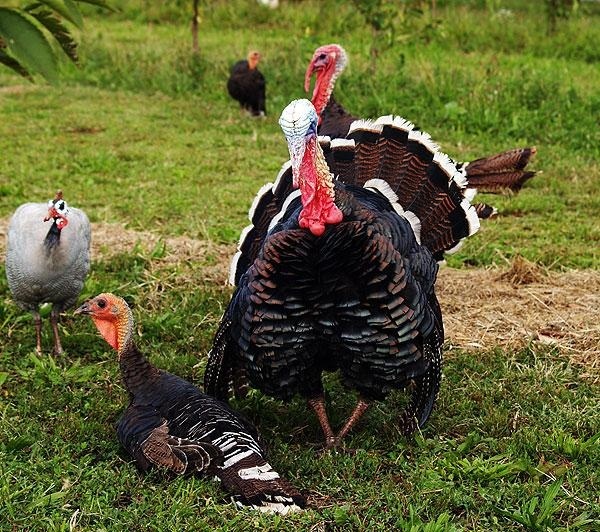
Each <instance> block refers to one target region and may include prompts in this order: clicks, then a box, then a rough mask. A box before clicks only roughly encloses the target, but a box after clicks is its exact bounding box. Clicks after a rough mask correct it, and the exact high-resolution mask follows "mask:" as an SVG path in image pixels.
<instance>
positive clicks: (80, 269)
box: [6, 192, 91, 352]
mask: <svg viewBox="0 0 600 532" xmlns="http://www.w3.org/2000/svg"><path fill="white" fill-rule="evenodd" d="M53 208H54V211H52V209H53ZM49 211H52V214H53V216H50V214H51V213H50V212H49ZM48 218H49V219H48ZM45 219H47V220H46V221H45ZM65 219H66V221H65ZM90 241H91V226H90V222H89V220H88V218H87V216H86V214H85V213H84V212H83V211H82V210H80V209H76V208H73V207H68V206H67V205H66V202H65V201H64V200H63V199H62V193H61V192H59V193H58V194H57V197H56V198H55V199H54V200H51V201H50V202H48V203H25V204H23V205H21V206H20V207H19V208H18V209H17V210H16V211H15V213H14V214H13V216H12V218H11V220H10V223H9V226H8V238H7V247H6V277H7V279H8V286H9V288H10V291H11V294H12V296H13V298H14V300H15V302H16V303H17V304H18V305H19V306H20V307H21V308H23V309H25V310H29V311H31V312H32V313H33V314H34V317H35V319H36V329H37V332H38V344H37V349H38V350H40V349H41V346H40V344H39V340H40V337H39V327H40V326H41V325H40V318H39V312H38V307H39V305H40V304H42V303H52V304H53V307H52V313H51V316H50V319H51V322H52V326H53V331H54V334H55V346H54V347H55V350H56V351H59V352H60V351H61V350H62V346H61V344H60V339H59V337H58V329H57V326H56V323H57V321H58V317H59V313H60V312H62V311H64V310H65V309H68V308H69V307H71V306H73V305H74V304H75V302H76V301H77V298H78V297H79V294H80V292H81V290H82V288H83V284H84V281H85V278H86V276H87V274H88V271H89V268H90Z"/></svg>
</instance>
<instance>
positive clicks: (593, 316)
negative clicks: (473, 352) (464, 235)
mask: <svg viewBox="0 0 600 532" xmlns="http://www.w3.org/2000/svg"><path fill="white" fill-rule="evenodd" d="M519 268H520V266H518V265H517V266H515V265H514V264H513V265H511V267H510V268H509V269H508V270H502V269H499V268H495V269H478V270H455V269H451V268H442V270H441V271H440V275H439V278H438V290H437V293H438V297H439V299H440V303H441V306H442V312H443V314H444V325H445V327H446V337H447V341H448V342H449V343H450V344H452V345H454V346H457V347H460V348H464V349H488V348H491V347H494V346H500V347H503V348H508V349H511V348H519V347H523V346H524V345H526V344H528V343H529V342H532V341H533V342H540V343H542V344H544V345H552V346H556V347H557V348H558V349H560V350H561V351H562V352H564V353H567V354H568V355H569V358H570V359H571V361H572V362H573V363H575V364H578V365H580V366H584V367H585V368H586V372H587V376H589V377H590V378H592V379H593V380H595V381H598V380H600V272H597V271H570V272H566V273H554V272H542V271H535V275H532V273H531V271H529V267H527V268H526V270H527V271H525V272H523V271H521V272H520V273H519ZM528 271H529V273H528ZM524 279H530V280H529V281H528V282H523V280H524Z"/></svg>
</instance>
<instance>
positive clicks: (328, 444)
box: [308, 395, 335, 449]
mask: <svg viewBox="0 0 600 532" xmlns="http://www.w3.org/2000/svg"><path fill="white" fill-rule="evenodd" d="M308 406H310V407H311V408H312V410H313V412H314V413H315V415H316V416H317V419H318V420H319V424H320V425H321V429H323V434H324V435H325V448H326V449H331V448H332V447H334V446H335V436H334V435H333V430H331V425H330V424H329V419H328V417H327V411H326V410H325V397H324V396H322V395H318V396H317V397H313V398H311V399H309V400H308Z"/></svg>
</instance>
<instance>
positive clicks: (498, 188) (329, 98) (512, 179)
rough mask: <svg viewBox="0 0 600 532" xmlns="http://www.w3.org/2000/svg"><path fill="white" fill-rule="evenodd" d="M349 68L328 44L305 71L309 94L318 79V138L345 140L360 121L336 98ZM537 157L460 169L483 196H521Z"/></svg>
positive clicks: (498, 159) (515, 153) (522, 155)
mask: <svg viewBox="0 0 600 532" xmlns="http://www.w3.org/2000/svg"><path fill="white" fill-rule="evenodd" d="M347 64H348V55H347V54H346V51H345V50H344V49H343V48H342V47H341V46H340V45H339V44H328V45H326V46H321V47H320V48H317V49H316V50H315V53H314V54H313V57H312V59H311V61H310V63H309V65H308V68H307V70H306V75H305V78H304V89H305V90H306V91H307V92H308V91H309V89H310V82H311V78H312V76H313V74H315V75H316V81H315V87H314V90H313V95H312V103H313V105H314V106H315V109H316V110H317V114H319V117H320V118H319V135H327V136H329V137H330V138H340V137H346V135H347V134H348V131H349V130H350V126H351V125H352V123H353V122H354V121H355V120H357V119H358V118H357V117H355V116H353V115H351V114H349V113H348V112H347V111H346V110H345V109H344V108H343V107H342V106H341V105H340V104H339V103H337V102H336V101H335V99H334V97H333V89H334V87H335V82H336V80H337V78H338V76H339V75H340V74H341V73H342V72H343V71H344V69H345V68H346V65H347ZM535 153H536V148H535V147H530V148H515V149H512V150H508V151H505V152H502V153H499V154H497V155H492V156H490V157H483V158H481V159H477V160H475V161H471V162H470V163H458V164H457V167H458V169H459V170H461V171H462V172H463V174H464V175H465V176H466V178H467V179H468V187H469V188H475V189H477V190H479V191H480V192H490V193H500V192H505V191H510V192H518V191H519V190H520V189H521V187H522V186H523V184H524V183H525V182H526V181H527V180H528V179H530V178H531V177H533V176H534V175H535V172H532V171H526V170H525V167H526V166H527V164H528V163H529V161H530V160H531V158H532V157H533V155H535Z"/></svg>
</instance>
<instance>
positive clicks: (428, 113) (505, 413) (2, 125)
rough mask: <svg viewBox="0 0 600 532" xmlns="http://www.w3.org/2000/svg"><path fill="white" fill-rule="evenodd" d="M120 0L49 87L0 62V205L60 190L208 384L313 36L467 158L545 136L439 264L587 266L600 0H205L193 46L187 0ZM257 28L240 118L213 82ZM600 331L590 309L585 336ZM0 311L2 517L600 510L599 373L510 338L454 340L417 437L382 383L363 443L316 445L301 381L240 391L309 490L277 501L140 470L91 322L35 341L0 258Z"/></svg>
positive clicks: (131, 293)
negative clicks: (474, 342) (363, 6)
mask: <svg viewBox="0 0 600 532" xmlns="http://www.w3.org/2000/svg"><path fill="white" fill-rule="evenodd" d="M188 4H190V5H188ZM119 5H120V7H121V10H120V11H119V12H117V13H111V14H107V13H103V12H98V11H96V10H95V9H94V8H89V9H86V28H85V31H84V32H83V33H82V34H81V36H80V41H81V47H80V56H81V64H80V65H79V67H74V66H72V65H69V64H66V63H65V65H64V68H63V73H62V82H61V84H60V85H58V86H56V87H52V86H48V85H45V84H43V83H41V82H40V83H38V84H30V83H29V82H27V81H26V80H23V79H22V78H18V77H16V76H13V75H11V74H10V72H9V71H8V70H0V220H1V221H2V227H3V228H4V227H5V226H6V224H7V223H8V219H9V217H10V214H11V213H12V212H13V211H14V209H15V208H16V207H17V206H18V205H19V204H21V203H23V202H25V201H47V200H48V199H50V198H51V197H52V196H53V194H54V192H55V190H56V189H58V188H62V189H63V190H64V194H65V199H66V200H67V201H68V202H69V203H70V204H71V205H73V206H76V207H79V208H82V209H84V210H85V211H86V212H87V214H88V216H89V217H90V219H91V221H92V222H93V224H94V235H93V238H94V255H93V263H92V271H91V273H90V276H89V278H88V280H87V282H86V286H85V288H84V291H83V293H82V296H81V299H84V298H86V297H89V296H92V295H95V294H97V293H98V292H100V291H114V292H116V293H118V294H120V295H123V296H126V297H127V298H128V299H129V300H130V301H131V302H132V303H133V304H134V305H135V309H134V312H135V315H136V318H137V321H138V330H139V333H140V334H141V335H143V336H142V337H141V338H139V339H138V344H139V345H140V347H141V348H142V350H143V351H144V352H145V353H146V354H147V355H149V356H150V358H151V360H152V361H153V362H154V363H155V364H157V365H158V366H160V367H162V368H165V369H167V370H169V371H172V372H174V373H177V374H179V375H181V376H183V377H186V378H188V379H190V380H191V381H193V382H195V383H198V384H199V383H201V380H202V375H203V368H204V364H205V362H206V353H207V351H208V349H209V346H210V342H211V340H212V335H213V334H214V331H215V329H216V325H217V323H218V320H219V317H220V315H221V312H222V310H223V307H224V305H225V304H226V302H227V300H228V297H229V295H230V293H231V290H230V288H229V287H227V286H226V284H225V276H226V269H227V265H228V261H229V257H230V256H231V253H232V252H233V250H234V246H235V243H236V241H237V238H238V235H239V232H240V230H241V228H242V227H243V226H245V225H246V214H247V210H248V207H249V205H250V203H251V201H252V198H253V196H254V194H255V192H256V191H257V190H258V188H259V187H260V186H261V185H262V184H263V183H264V182H266V181H269V180H273V179H274V178H275V176H276V175H277V172H278V170H279V168H280V166H281V164H282V163H283V162H284V161H285V160H286V159H287V148H286V145H285V141H284V139H283V135H282V134H281V131H280V129H279V127H278V125H277V119H278V116H279V113H280V111H281V109H283V107H284V106H285V105H286V104H287V103H288V102H289V101H290V100H292V99H294V98H298V97H302V96H304V92H303V89H302V85H303V78H304V70H305V68H306V66H307V64H308V61H309V59H310V57H311V55H312V52H313V50H314V49H315V48H316V47H317V46H319V45H322V44H326V43H329V42H339V43H340V44H342V45H343V46H344V47H345V48H346V50H347V51H348V53H349V56H350V66H349V68H348V69H347V71H346V72H345V73H344V74H343V75H342V77H341V78H340V80H339V82H338V88H337V90H336V95H337V97H338V100H339V101H341V102H342V103H343V104H344V105H345V106H346V107H347V108H348V109H349V110H351V111H352V112H353V113H354V114H356V115H359V116H379V115H382V114H389V113H396V114H401V115H402V116H404V117H405V118H408V119H410V120H413V121H414V122H416V123H417V124H418V125H419V126H420V127H421V128H423V129H425V130H426V131H428V132H429V133H430V134H431V135H432V137H433V138H434V140H436V141H437V142H438V143H440V144H441V145H442V147H443V149H444V150H445V151H446V152H447V153H448V154H450V155H451V156H452V157H454V158H456V159H459V160H471V159H474V158H476V157H480V156H482V155H485V154H492V153H495V152H497V151H501V150H503V149H508V148H511V147H515V146H520V145H536V146H537V148H538V157H537V159H536V161H535V162H534V165H533V166H534V168H535V169H537V170H541V173H540V174H539V175H538V176H536V177H535V179H533V180H532V181H531V182H530V183H528V184H527V186H526V188H525V189H523V191H522V192H521V193H520V194H519V195H517V196H514V197H492V196H486V197H483V199H484V200H485V201H488V202H491V203H493V204H494V205H496V206H497V207H498V208H499V210H500V212H501V216H499V217H498V218H497V219H494V220H491V221H489V223H485V224H484V225H483V227H482V229H481V231H480V232H479V233H478V234H477V235H475V236H474V237H473V238H472V239H470V241H469V242H467V243H466V245H465V246H464V247H463V249H462V250H461V251H460V252H459V253H458V254H456V255H454V256H452V257H451V258H450V259H449V261H448V262H449V266H450V269H453V268H461V269H470V268H477V269H478V271H479V270H480V269H481V268H484V267H485V268H502V267H505V266H506V263H507V262H509V263H510V262H511V261H512V260H513V259H514V258H515V257H516V256H517V255H520V256H523V257H525V258H526V259H527V260H528V261H530V262H532V263H535V264H536V265H537V267H538V268H539V269H540V270H542V271H544V272H548V273H549V274H552V275H556V276H559V275H562V274H563V272H565V271H567V270H578V271H580V272H586V274H589V275H595V274H597V271H598V269H599V266H600V252H599V250H600V245H599V244H600V222H599V221H598V213H599V212H600V199H599V198H600V123H599V117H600V68H598V64H599V62H600V48H599V47H598V42H600V16H599V11H600V10H599V9H597V8H595V7H594V6H595V4H594V3H591V2H580V3H579V10H578V11H577V12H575V13H573V14H572V15H571V16H570V17H569V18H567V19H559V20H558V23H557V28H556V31H555V32H554V33H552V34H549V33H548V24H547V17H546V12H545V7H544V6H545V3H544V2H525V1H517V0H514V1H505V2H502V1H499V0H498V1H486V2H484V1H481V2H460V1H450V0H448V1H445V2H444V1H441V0H440V1H438V2H437V6H436V10H435V12H432V11H431V9H430V3H428V2H406V3H405V2H402V3H399V4H398V6H399V7H398V11H397V12H396V13H395V15H394V17H392V19H391V21H392V22H393V23H394V24H395V27H396V31H395V33H394V34H393V35H392V36H390V35H389V34H388V33H386V32H381V33H379V34H375V33H374V32H373V29H372V27H371V26H369V25H368V24H367V23H366V22H365V19H364V18H363V17H362V16H361V15H360V13H358V12H357V10H356V9H355V8H354V7H353V6H352V5H351V4H350V3H347V2H341V1H339V2H336V1H326V2H317V1H314V2H311V1H302V2H282V5H281V7H280V8H279V9H276V10H269V9H266V8H261V7H260V6H258V5H257V4H256V3H255V2H253V1H246V2H242V1H241V0H234V1H230V2H225V1H221V2H213V3H211V5H210V6H206V5H203V6H202V14H201V15H202V20H201V24H200V55H199V56H198V57H194V56H193V55H192V54H191V35H190V30H189V20H190V17H191V2H183V1H179V2H169V3H162V2H149V1H133V0H128V1H124V2H120V3H119ZM417 7H420V8H421V9H420V10H417V9H416V8H417ZM390 38H391V39H392V41H393V42H392V43H390V42H389V39H390ZM250 48H257V49H259V50H260V51H261V52H262V54H263V56H264V61H263V63H262V65H261V67H260V68H261V70H262V71H263V73H264V74H265V76H266V78H267V84H268V85H267V91H268V95H267V98H268V100H267V106H268V107H267V111H268V113H269V114H268V116H267V117H266V118H265V119H262V120H255V119H254V120H253V119H250V118H249V117H248V116H246V115H244V114H243V113H242V112H240V110H239V109H238V107H237V105H236V104H235V102H233V101H231V100H230V99H229V97H228V95H227V93H226V90H225V82H226V79H227V75H228V69H229V67H230V65H231V64H232V63H233V62H234V61H236V60H238V59H240V58H242V57H244V56H245V55H246V53H247V51H248V49H250ZM374 48H375V49H376V50H377V58H376V61H375V62H374V61H373V49H374ZM0 242H1V241H0ZM0 247H1V248H2V249H3V243H2V244H1V246H0ZM447 282H448V280H447V279H446V278H444V283H447ZM591 286H592V285H591ZM593 286H598V285H593ZM464 292H465V293H464V298H468V297H469V290H468V285H466V286H465V291H464ZM565 297H569V293H568V290H567V291H566V295H565ZM504 303H505V302H504V301H503V300H502V299H499V300H498V306H499V308H500V311H502V309H503V304H504ZM442 304H443V305H444V301H443V300H442ZM510 310H511V309H510V307H506V312H507V313H509V312H510ZM592 310H593V309H590V311H592ZM465 321H467V322H468V316H467V318H466V320H465ZM597 325H598V324H597V323H596V324H594V323H590V324H589V328H590V331H592V332H591V333H590V335H591V336H590V339H589V341H590V342H591V343H592V344H593V342H596V345H598V344H600V339H599V337H598V329H597ZM0 327H1V330H0V337H1V338H2V346H1V356H0V514H1V517H0V530H25V529H27V530H196V529H197V530H210V529H223V530H224V529H228V530H257V529H258V530H263V529H264V530H268V529H273V530H275V529H282V530H287V529H289V530H294V529H296V530H332V529H340V530H382V529H384V528H386V529H393V528H394V527H395V528H397V529H401V530H415V531H417V530H428V531H437V530H440V531H441V530H523V529H526V530H535V531H546V530H596V529H598V528H599V527H600V510H599V506H598V499H599V497H598V493H600V478H599V474H598V471H599V470H600V413H599V406H600V404H599V403H600V401H599V397H600V395H599V393H598V386H597V384H596V383H595V382H594V378H591V377H590V371H589V368H586V367H582V366H581V365H578V364H574V363H572V357H571V355H572V353H570V352H569V351H568V350H566V349H561V348H560V345H559V346H553V345H552V344H550V345H543V344H541V343H538V342H528V340H527V338H525V339H524V341H523V342H522V346H521V347H518V348H508V347H506V346H504V345H503V344H502V343H501V342H498V343H497V344H495V343H489V345H488V344H486V345H484V346H480V347H478V348H477V349H466V348H464V346H458V347H457V346H456V345H452V341H451V340H450V342H449V345H448V350H447V357H446V358H447V360H446V365H445V372H444V373H445V378H444V381H443V385H442V391H441V395H440V399H439V401H438V403H437V406H436V409H435V411H434V414H433V416H432V418H431V420H430V422H429V423H428V424H427V426H426V427H425V429H424V431H423V433H422V434H420V435H417V436H416V437H414V438H408V439H407V438H404V437H402V436H400V435H399V434H398V431H397V429H396V426H395V423H394V419H395V416H396V415H397V413H398V411H399V409H400V408H401V405H402V401H403V397H402V395H401V394H398V395H397V396H396V395H395V396H393V397H390V398H388V400H387V401H385V402H383V403H380V404H378V405H377V406H376V407H375V408H373V409H372V410H371V411H369V413H368V414H367V415H366V416H365V419H364V421H362V422H361V423H360V424H359V426H358V427H357V428H356V429H355V430H354V431H353V432H352V434H351V435H350V437H349V438H348V441H347V446H348V447H349V448H350V449H354V450H356V452H355V453H350V452H341V453H330V454H325V455H320V454H319V449H318V445H319V443H320V440H321V434H320V430H319V427H318V424H317V422H316V421H315V420H314V419H313V418H312V416H311V415H310V414H309V413H308V412H307V410H306V407H305V405H304V403H303V402H302V401H301V400H299V399H298V400H295V401H293V402H292V403H291V404H288V405H283V404H280V403H278V402H276V401H273V400H270V399H268V398H266V397H264V396H262V395H261V394H259V393H254V392H253V393H252V394H251V395H250V397H249V398H248V399H246V400H244V401H241V402H238V403H236V406H237V407H238V408H239V409H240V410H242V411H243V412H244V413H245V414H246V415H248V416H249V417H251V418H252V419H253V420H254V421H256V423H257V425H258V426H259V428H260V430H261V432H262V433H263V435H264V437H265V439H266V440H267V441H268V443H269V447H270V451H271V457H272V462H273V463H274V465H275V466H276V467H277V469H278V470H279V471H280V472H282V473H283V474H285V475H286V476H287V477H288V478H290V480H292V481H293V482H294V483H295V484H296V485H297V486H298V487H300V488H301V489H302V490H304V491H305V492H306V493H307V494H308V495H309V496H310V500H311V509H310V510H309V511H307V512H304V513H302V514H298V515H294V516H287V517H284V518H280V517H274V516H264V515H259V514H256V513H253V512H249V511H244V512H239V511H237V510H236V509H235V507H233V506H232V505H231V504H228V499H227V496H226V495H225V494H224V493H223V491H222V490H220V488H219V487H218V485H216V484H214V483H213V482H211V481H209V480H206V479H199V478H191V479H180V478H178V479H175V480H173V479H171V478H169V477H168V476H167V475H163V474H161V473H159V472H154V473H152V474H150V475H146V476H143V475H140V474H138V473H137V471H136V469H135V467H134V465H133V463H132V462H131V460H130V458H129V457H128V456H126V455H125V454H124V453H123V451H122V450H121V449H120V448H119V445H118V442H117V441H116V438H115V433H114V427H113V425H114V422H115V421H116V419H117V418H118V415H119V413H120V411H121V410H122V408H123V407H124V405H125V403H126V393H125V391H124V390H123V388H122V385H121V382H120V378H119V375H118V369H117V364H116V360H115V355H114V353H112V352H110V351H109V350H108V347H107V346H106V344H104V342H103V341H102V340H101V339H100V338H99V337H98V335H97V333H96V331H95V329H94V328H93V326H92V325H91V324H90V323H88V322H87V321H85V319H75V318H74V317H72V316H71V315H70V314H67V315H65V317H64V320H63V324H62V326H61V332H62V334H63V338H64V347H65V350H66V353H65V354H64V355H63V356H60V357H54V356H51V355H49V354H48V352H49V349H50V345H51V335H50V330H49V327H48V326H46V328H45V329H44V346H45V347H46V348H47V349H46V354H44V355H42V356H38V355H36V354H35V350H34V347H35V334H34V328H33V323H32V319H31V317H30V316H29V315H27V314H24V313H23V312H22V311H20V310H19V309H18V308H17V307H16V305H14V303H13V302H12V301H11V298H10V293H9V291H8V286H7V283H6V279H5V276H4V266H3V264H2V265H0ZM474 334H475V331H474ZM594 335H596V336H594ZM327 393H328V400H329V402H330V405H331V414H332V422H333V423H334V424H336V425H339V424H340V423H341V422H342V420H343V417H344V414H345V413H347V412H348V411H349V410H350V409H351V408H352V406H353V404H354V401H355V397H354V396H353V395H352V394H351V393H348V392H347V391H344V390H343V389H342V388H341V386H340V385H339V384H338V382H337V379H336V378H335V376H330V377H328V379H327ZM382 527H384V528H382Z"/></svg>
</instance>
